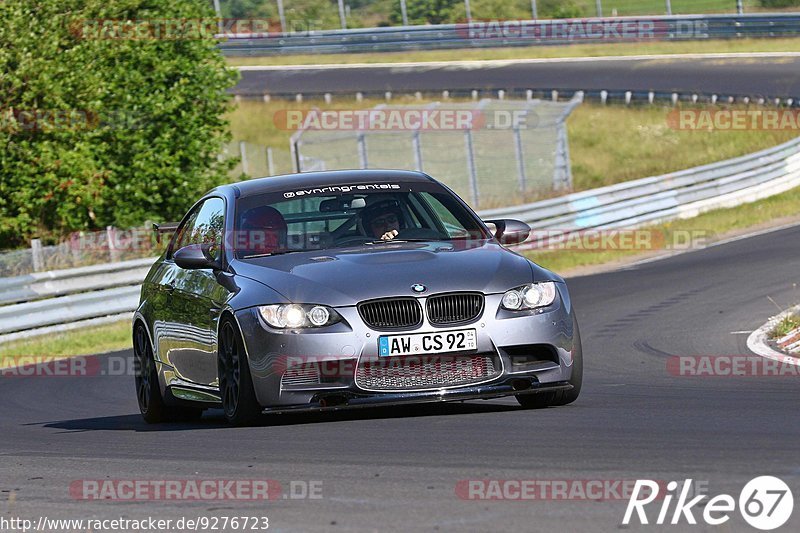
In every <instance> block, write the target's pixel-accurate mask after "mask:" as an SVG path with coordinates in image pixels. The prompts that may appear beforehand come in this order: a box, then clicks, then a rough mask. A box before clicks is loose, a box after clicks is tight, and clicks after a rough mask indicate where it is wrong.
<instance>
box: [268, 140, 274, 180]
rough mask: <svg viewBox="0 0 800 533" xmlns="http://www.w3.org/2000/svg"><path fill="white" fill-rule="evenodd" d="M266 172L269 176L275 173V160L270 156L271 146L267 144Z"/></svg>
mask: <svg viewBox="0 0 800 533" xmlns="http://www.w3.org/2000/svg"><path fill="white" fill-rule="evenodd" d="M267 172H268V173H269V175H270V176H274V175H275V161H274V159H273V157H272V147H270V146H267Z"/></svg>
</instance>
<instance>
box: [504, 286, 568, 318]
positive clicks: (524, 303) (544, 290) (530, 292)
mask: <svg viewBox="0 0 800 533" xmlns="http://www.w3.org/2000/svg"><path fill="white" fill-rule="evenodd" d="M556 292H557V291H556V284H555V283H554V282H552V281H544V282H542V283H529V284H527V285H523V286H522V287H517V288H516V289H511V290H510V291H507V292H506V293H505V294H504V295H503V300H502V302H500V306H501V307H502V308H503V309H508V310H509V311H523V310H527V309H536V308H538V307H547V306H548V305H552V304H553V302H554V301H555V300H556Z"/></svg>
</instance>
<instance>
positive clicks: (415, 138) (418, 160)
mask: <svg viewBox="0 0 800 533" xmlns="http://www.w3.org/2000/svg"><path fill="white" fill-rule="evenodd" d="M411 148H412V149H413V150H414V165H415V166H416V167H417V170H418V171H420V172H422V136H421V135H420V133H419V130H418V129H416V130H414V133H413V134H411Z"/></svg>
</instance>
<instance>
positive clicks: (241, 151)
mask: <svg viewBox="0 0 800 533" xmlns="http://www.w3.org/2000/svg"><path fill="white" fill-rule="evenodd" d="M239 156H240V157H241V158H242V174H245V175H247V176H249V175H250V169H249V168H248V166H247V147H246V146H245V143H244V141H239Z"/></svg>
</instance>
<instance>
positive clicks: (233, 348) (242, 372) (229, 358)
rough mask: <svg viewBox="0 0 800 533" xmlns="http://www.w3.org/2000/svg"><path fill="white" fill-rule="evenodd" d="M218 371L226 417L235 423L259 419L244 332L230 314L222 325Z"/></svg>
mask: <svg viewBox="0 0 800 533" xmlns="http://www.w3.org/2000/svg"><path fill="white" fill-rule="evenodd" d="M217 372H218V375H219V392H220V396H221V397H222V410H223V412H224V413H225V418H226V420H227V421H228V422H229V423H231V424H233V425H234V426H246V425H249V424H252V423H254V422H256V421H257V420H258V419H259V417H260V416H261V411H262V409H261V406H260V405H259V404H258V400H256V393H255V390H254V389H253V379H252V377H251V376H250V365H249V362H248V360H247V354H246V353H245V350H244V342H243V341H242V336H241V334H240V333H239V328H238V327H237V325H236V323H235V322H234V321H233V320H231V319H230V318H226V319H224V320H223V321H222V324H221V325H220V328H219V350H218V356H217Z"/></svg>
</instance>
